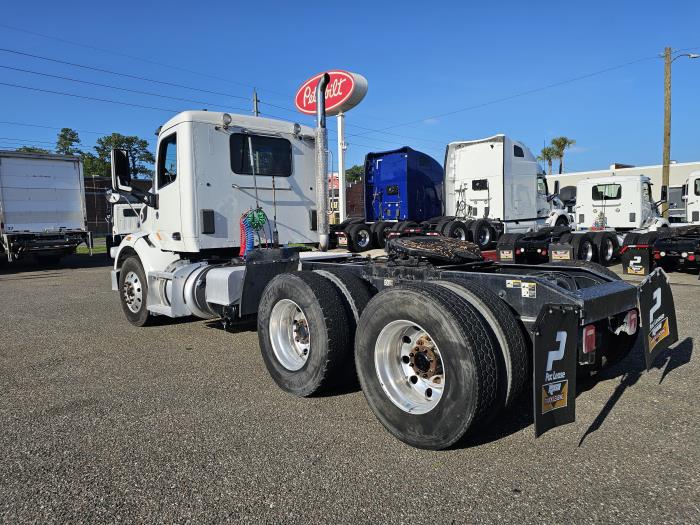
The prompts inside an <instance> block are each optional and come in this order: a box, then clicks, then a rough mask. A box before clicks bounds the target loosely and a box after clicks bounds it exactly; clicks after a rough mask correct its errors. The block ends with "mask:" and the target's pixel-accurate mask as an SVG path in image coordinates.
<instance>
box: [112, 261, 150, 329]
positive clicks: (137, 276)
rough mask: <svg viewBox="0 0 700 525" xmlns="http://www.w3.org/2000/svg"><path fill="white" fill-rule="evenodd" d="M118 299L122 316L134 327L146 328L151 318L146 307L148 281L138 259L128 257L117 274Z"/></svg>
mask: <svg viewBox="0 0 700 525" xmlns="http://www.w3.org/2000/svg"><path fill="white" fill-rule="evenodd" d="M119 298H120V300H121V303H122V310H123V311H124V315H126V318H127V319H128V320H129V322H130V323H131V324H133V325H134V326H146V325H147V324H149V323H150V322H151V321H152V319H153V316H152V315H151V314H150V312H149V311H148V308H147V307H146V304H147V298H148V281H147V280H146V273H145V272H144V271H143V265H142V264H141V261H140V260H139V258H138V257H129V258H128V259H127V260H126V261H124V264H123V265H122V268H121V270H120V272H119Z"/></svg>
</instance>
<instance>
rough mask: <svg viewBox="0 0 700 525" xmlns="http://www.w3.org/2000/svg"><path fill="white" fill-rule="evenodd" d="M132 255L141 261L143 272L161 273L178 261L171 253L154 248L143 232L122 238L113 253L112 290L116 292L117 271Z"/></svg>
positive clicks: (176, 256) (176, 255)
mask: <svg viewBox="0 0 700 525" xmlns="http://www.w3.org/2000/svg"><path fill="white" fill-rule="evenodd" d="M133 253H136V255H138V257H139V259H140V260H141V265H142V266H143V270H144V272H146V275H148V273H149V272H154V271H162V270H164V269H165V268H166V267H167V266H168V265H169V264H170V263H173V262H175V261H177V260H178V259H180V256H179V255H178V254H176V253H173V252H165V251H163V250H161V249H160V248H159V247H158V246H156V245H155V244H154V243H153V242H151V241H150V239H149V238H148V234H147V233H145V232H138V233H132V234H129V235H127V236H126V237H124V239H123V240H122V242H121V244H120V245H119V246H118V247H116V249H115V253H114V269H113V270H112V289H113V290H115V291H116V290H118V286H117V284H116V283H118V282H119V271H120V270H121V266H122V264H124V261H125V260H126V259H127V258H128V257H129V256H130V255H132V254H133Z"/></svg>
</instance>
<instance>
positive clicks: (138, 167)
mask: <svg viewBox="0 0 700 525" xmlns="http://www.w3.org/2000/svg"><path fill="white" fill-rule="evenodd" d="M112 149H123V150H126V151H127V152H128V153H129V157H130V158H131V167H132V175H133V176H134V177H139V178H151V177H153V169H152V166H153V163H154V162H155V157H154V156H153V153H151V152H150V151H148V141H146V140H145V139H142V138H139V137H137V136H135V135H122V134H120V133H112V134H111V135H105V136H104V137H100V138H98V139H97V140H96V141H95V146H94V147H93V148H89V149H84V148H83V146H82V144H81V141H80V136H79V135H78V132H77V131H75V130H74V129H71V128H62V129H61V131H59V132H58V137H57V138H56V148H55V150H54V151H53V152H52V151H49V150H48V149H45V148H37V147H35V146H21V147H19V148H17V149H16V151H23V152H28V153H58V154H59V155H72V156H74V157H80V158H81V159H82V161H83V172H84V174H85V176H86V177H109V176H110V171H111V167H110V152H111V151H112ZM90 150H92V151H90Z"/></svg>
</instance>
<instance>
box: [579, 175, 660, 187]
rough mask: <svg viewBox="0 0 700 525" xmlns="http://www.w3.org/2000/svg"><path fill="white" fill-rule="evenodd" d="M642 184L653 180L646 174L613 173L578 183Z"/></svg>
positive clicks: (587, 184) (591, 184) (582, 184)
mask: <svg viewBox="0 0 700 525" xmlns="http://www.w3.org/2000/svg"><path fill="white" fill-rule="evenodd" d="M626 182H627V183H633V184H641V183H644V182H651V179H650V178H649V177H647V176H646V175H611V176H609V177H594V178H592V179H583V180H580V181H578V182H577V183H576V185H577V186H597V185H600V184H624V183H626Z"/></svg>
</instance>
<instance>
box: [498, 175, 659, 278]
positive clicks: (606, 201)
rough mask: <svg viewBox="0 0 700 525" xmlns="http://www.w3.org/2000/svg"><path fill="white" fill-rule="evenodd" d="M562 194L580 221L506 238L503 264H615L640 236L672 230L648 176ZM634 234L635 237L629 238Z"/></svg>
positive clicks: (591, 182) (599, 182) (587, 183)
mask: <svg viewBox="0 0 700 525" xmlns="http://www.w3.org/2000/svg"><path fill="white" fill-rule="evenodd" d="M560 193H561V198H562V200H563V202H564V203H565V205H566V206H567V209H568V210H569V212H570V214H571V216H572V217H573V218H574V219H575V222H572V224H571V225H570V226H567V227H555V228H543V229H540V230H537V231H533V232H528V233H515V234H514V233H511V234H507V235H504V236H503V237H501V238H500V239H499V244H498V247H497V253H498V257H499V258H500V260H503V261H528V262H531V263H536V262H541V261H547V260H585V261H594V262H599V263H601V264H603V265H609V264H612V263H613V262H615V261H617V260H618V259H619V257H620V254H621V252H624V250H625V248H624V247H625V246H626V245H629V244H630V243H631V242H633V241H635V240H636V239H637V238H638V237H639V236H640V235H642V234H649V233H650V232H653V231H656V230H657V229H659V228H667V227H669V226H670V224H669V222H668V220H666V219H664V218H663V217H662V216H661V215H660V213H659V210H658V205H659V202H655V201H654V200H653V198H652V187H651V181H650V179H649V178H648V177H645V176H643V175H637V176H633V175H630V176H619V177H616V176H613V177H599V178H594V179H586V180H582V181H579V182H578V183H577V185H576V187H575V188H574V187H565V188H562V189H561V192H560ZM630 232H634V234H635V235H633V236H628V233H630Z"/></svg>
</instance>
